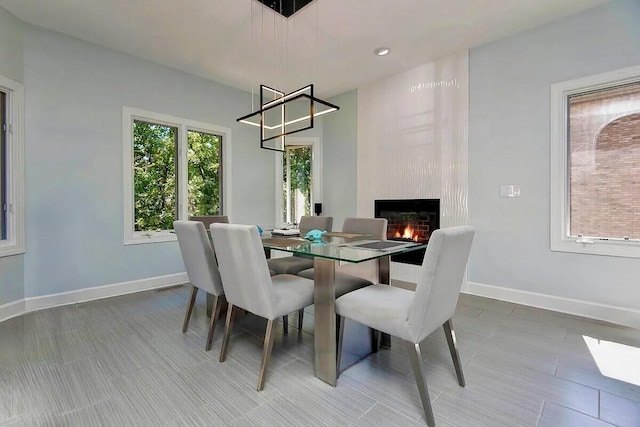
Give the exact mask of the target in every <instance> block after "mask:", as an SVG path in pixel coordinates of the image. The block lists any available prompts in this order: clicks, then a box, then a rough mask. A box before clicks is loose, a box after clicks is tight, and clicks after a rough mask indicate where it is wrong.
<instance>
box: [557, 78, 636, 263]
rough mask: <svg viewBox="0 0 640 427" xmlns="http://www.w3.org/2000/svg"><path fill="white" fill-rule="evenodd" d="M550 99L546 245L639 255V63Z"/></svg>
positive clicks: (566, 87)
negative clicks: (547, 241) (549, 196)
mask: <svg viewBox="0 0 640 427" xmlns="http://www.w3.org/2000/svg"><path fill="white" fill-rule="evenodd" d="M551 99H552V116H551V120H552V134H551V143H552V146H551V161H552V164H551V196H552V198H551V215H552V217H551V249H552V250H558V251H568V252H579V253H589V254H600V255H613V256H627V257H640V67H633V68H628V69H624V70H620V71H616V72H612V73H607V74H602V75H598V76H592V77H588V78H584V79H579V80H573V81H569V82H563V83H558V84H554V85H553V86H552V88H551Z"/></svg>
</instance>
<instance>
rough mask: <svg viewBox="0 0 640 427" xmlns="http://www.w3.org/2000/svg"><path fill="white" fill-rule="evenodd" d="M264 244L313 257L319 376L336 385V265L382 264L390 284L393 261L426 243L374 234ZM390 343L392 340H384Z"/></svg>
mask: <svg viewBox="0 0 640 427" xmlns="http://www.w3.org/2000/svg"><path fill="white" fill-rule="evenodd" d="M262 245H263V246H264V248H265V251H267V253H268V254H269V251H270V250H278V251H284V252H290V253H292V254H294V255H302V256H307V257H311V258H313V265H314V278H313V280H314V291H315V292H314V319H315V324H314V336H315V338H314V339H315V364H314V371H315V376H316V377H318V378H320V379H321V380H323V381H325V382H326V383H328V384H331V385H333V386H335V385H336V379H337V374H338V372H337V367H336V366H337V364H336V351H337V342H336V312H335V278H336V266H337V265H340V264H343V263H352V264H358V263H363V262H367V261H377V263H378V275H379V277H378V283H382V284H390V264H391V262H390V258H391V256H392V255H398V254H402V253H405V252H410V251H415V250H420V249H424V248H425V247H426V244H418V243H414V242H402V241H392V240H386V241H379V240H378V241H376V240H371V236H370V235H365V234H354V233H340V232H332V233H327V234H325V235H323V236H322V240H321V241H315V242H310V241H308V240H304V239H300V238H284V237H276V236H271V235H269V234H267V233H265V235H263V238H262ZM385 341H387V342H386V344H387V345H389V344H388V337H386V340H385V338H383V343H382V344H383V345H385Z"/></svg>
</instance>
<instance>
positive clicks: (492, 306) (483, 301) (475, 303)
mask: <svg viewBox="0 0 640 427" xmlns="http://www.w3.org/2000/svg"><path fill="white" fill-rule="evenodd" d="M458 304H462V305H468V306H470V307H475V308H480V309H482V310H487V311H493V312H496V313H502V314H511V313H512V312H513V310H514V309H515V308H516V306H517V304H513V303H511V302H504V301H498V300H495V299H491V298H483V297H477V296H474V295H469V294H460V298H459V299H458Z"/></svg>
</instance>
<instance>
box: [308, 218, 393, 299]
mask: <svg viewBox="0 0 640 427" xmlns="http://www.w3.org/2000/svg"><path fill="white" fill-rule="evenodd" d="M342 232H343V233H354V234H367V235H369V236H370V237H367V239H373V240H387V220H386V219H385V218H345V220H344V223H343V225H342ZM298 275H299V276H301V277H306V278H308V279H313V276H314V269H313V268H309V269H307V270H302V271H301V272H300V273H298ZM378 277H379V274H378V261H376V260H373V261H366V262H363V263H359V264H351V265H350V264H345V265H340V266H337V267H336V273H335V289H336V291H335V292H336V298H338V297H341V296H342V295H344V294H346V293H349V292H351V291H354V290H356V289H360V288H363V287H365V286H369V285H372V284H373V283H374V282H377V281H378Z"/></svg>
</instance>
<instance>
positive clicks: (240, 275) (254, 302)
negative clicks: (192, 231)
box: [210, 224, 313, 391]
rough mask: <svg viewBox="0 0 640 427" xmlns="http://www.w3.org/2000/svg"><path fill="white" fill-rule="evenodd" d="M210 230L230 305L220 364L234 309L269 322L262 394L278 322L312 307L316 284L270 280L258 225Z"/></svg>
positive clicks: (295, 278) (291, 279) (260, 383)
mask: <svg viewBox="0 0 640 427" xmlns="http://www.w3.org/2000/svg"><path fill="white" fill-rule="evenodd" d="M210 228H211V236H212V241H213V245H214V247H215V249H216V253H217V254H218V265H219V268H220V275H221V277H222V285H223V287H224V290H225V296H226V299H227V302H228V303H229V308H228V309H227V318H226V322H225V329H224V338H223V340H222V350H221V351H220V362H224V361H225V359H226V357H227V352H228V350H229V336H230V334H231V328H232V327H233V320H234V312H235V310H234V308H240V309H244V310H246V311H249V312H251V313H253V314H255V315H257V316H260V317H263V318H265V319H267V329H266V332H265V335H264V345H263V351H262V363H261V365H260V373H259V375H258V391H260V390H263V389H264V382H265V378H266V375H267V368H268V365H269V360H270V358H271V350H272V349H273V341H274V337H275V333H274V329H275V326H276V325H277V323H278V319H279V318H280V317H281V316H284V315H286V314H289V313H292V312H294V311H296V310H300V309H302V308H304V307H306V306H308V305H311V304H313V281H312V280H309V279H305V278H303V277H298V276H294V275H291V274H279V275H276V276H271V275H270V274H269V267H268V266H267V258H266V256H265V253H264V249H263V247H262V242H261V241H260V236H259V235H258V230H257V228H256V226H255V225H236V224H211V226H210Z"/></svg>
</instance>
